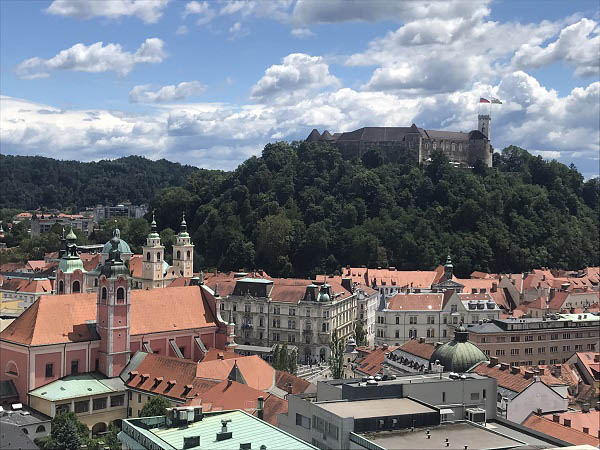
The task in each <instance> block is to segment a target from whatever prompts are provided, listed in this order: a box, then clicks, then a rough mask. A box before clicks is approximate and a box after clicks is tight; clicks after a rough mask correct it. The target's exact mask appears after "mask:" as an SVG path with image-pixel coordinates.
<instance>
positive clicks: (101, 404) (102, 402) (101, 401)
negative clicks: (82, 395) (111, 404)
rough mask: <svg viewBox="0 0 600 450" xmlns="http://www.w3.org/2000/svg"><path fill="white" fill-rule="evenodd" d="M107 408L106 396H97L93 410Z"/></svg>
mask: <svg viewBox="0 0 600 450" xmlns="http://www.w3.org/2000/svg"><path fill="white" fill-rule="evenodd" d="M99 409H106V397H100V398H95V399H94V400H92V410H93V411H97V410H99Z"/></svg>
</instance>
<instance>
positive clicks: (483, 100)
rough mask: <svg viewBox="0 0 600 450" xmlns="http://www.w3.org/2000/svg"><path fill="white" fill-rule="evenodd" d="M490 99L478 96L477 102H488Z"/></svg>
mask: <svg viewBox="0 0 600 450" xmlns="http://www.w3.org/2000/svg"><path fill="white" fill-rule="evenodd" d="M489 102H490V101H489V100H488V99H487V98H483V97H479V103H489Z"/></svg>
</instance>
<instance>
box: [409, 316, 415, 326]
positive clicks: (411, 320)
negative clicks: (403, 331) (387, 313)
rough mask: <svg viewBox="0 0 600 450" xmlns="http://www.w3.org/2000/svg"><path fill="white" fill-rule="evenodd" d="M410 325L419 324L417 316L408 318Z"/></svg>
mask: <svg viewBox="0 0 600 450" xmlns="http://www.w3.org/2000/svg"><path fill="white" fill-rule="evenodd" d="M408 323H410V324H411V325H415V324H416V323H417V316H410V317H409V318H408Z"/></svg>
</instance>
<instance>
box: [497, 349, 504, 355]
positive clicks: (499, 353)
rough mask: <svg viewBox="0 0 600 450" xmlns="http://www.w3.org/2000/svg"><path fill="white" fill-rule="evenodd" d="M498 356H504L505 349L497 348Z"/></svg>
mask: <svg viewBox="0 0 600 450" xmlns="http://www.w3.org/2000/svg"><path fill="white" fill-rule="evenodd" d="M496 356H504V350H496Z"/></svg>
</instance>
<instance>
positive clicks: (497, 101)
mask: <svg viewBox="0 0 600 450" xmlns="http://www.w3.org/2000/svg"><path fill="white" fill-rule="evenodd" d="M492 103H497V104H499V105H501V104H502V102H501V101H500V100H498V99H497V98H496V97H492Z"/></svg>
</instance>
